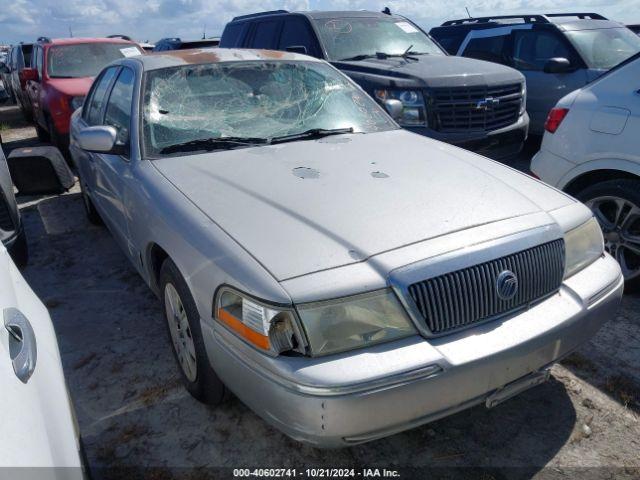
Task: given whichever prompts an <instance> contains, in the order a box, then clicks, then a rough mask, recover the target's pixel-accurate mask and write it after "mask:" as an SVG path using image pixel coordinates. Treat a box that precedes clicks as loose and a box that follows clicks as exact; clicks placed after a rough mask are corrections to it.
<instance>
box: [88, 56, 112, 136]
mask: <svg viewBox="0 0 640 480" xmlns="http://www.w3.org/2000/svg"><path fill="white" fill-rule="evenodd" d="M117 71H118V67H111V68H107V69H106V70H105V71H104V73H103V74H102V75H101V76H100V78H98V79H97V80H96V82H95V83H94V85H93V88H92V89H91V90H92V91H91V99H90V100H89V102H86V103H85V107H84V108H85V110H84V111H83V117H84V119H85V121H86V122H87V123H88V124H89V125H100V124H102V106H103V105H104V101H105V94H106V93H107V88H108V87H109V84H110V83H111V80H113V77H114V76H115V74H116V72H117Z"/></svg>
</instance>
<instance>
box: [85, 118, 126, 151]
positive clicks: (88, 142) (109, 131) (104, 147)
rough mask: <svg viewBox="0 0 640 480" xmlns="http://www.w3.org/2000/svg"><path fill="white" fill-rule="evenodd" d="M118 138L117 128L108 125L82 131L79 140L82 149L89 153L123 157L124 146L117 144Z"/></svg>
mask: <svg viewBox="0 0 640 480" xmlns="http://www.w3.org/2000/svg"><path fill="white" fill-rule="evenodd" d="M117 137H118V132H116V129H115V128H113V127H111V126H107V125H99V126H96V127H87V128H84V129H82V130H81V131H80V133H79V134H78V137H77V139H78V145H79V146H80V148H81V149H82V150H86V151H87V152H94V153H111V154H113V155H122V154H123V153H124V146H123V145H118V144H117V143H116V139H117Z"/></svg>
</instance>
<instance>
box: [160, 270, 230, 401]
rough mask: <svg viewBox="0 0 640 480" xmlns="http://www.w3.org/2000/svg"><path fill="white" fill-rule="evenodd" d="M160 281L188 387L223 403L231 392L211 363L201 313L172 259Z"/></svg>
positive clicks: (197, 395) (198, 396)
mask: <svg viewBox="0 0 640 480" xmlns="http://www.w3.org/2000/svg"><path fill="white" fill-rule="evenodd" d="M159 284H160V292H161V294H162V307H163V310H164V315H165V321H166V325H167V330H168V333H169V339H170V340H171V344H172V345H173V353H174V356H175V359H176V361H177V363H178V365H179V368H180V374H181V377H182V382H183V384H184V386H185V388H186V389H187V390H188V391H189V393H190V394H191V395H192V396H193V397H194V398H196V399H197V400H199V401H201V402H203V403H206V404H209V405H218V404H220V403H222V402H223V401H224V400H226V398H227V397H228V392H227V389H226V387H225V385H224V384H223V383H222V381H221V380H220V379H219V378H218V376H217V375H216V373H215V372H214V371H213V369H212V368H211V365H210V364H209V358H208V356H207V351H206V349H205V346H204V339H203V338H202V330H201V328H200V314H199V313H198V309H197V307H196V303H195V301H194V299H193V297H192V296H191V292H190V291H189V287H188V286H187V282H185V280H184V278H182V275H181V274H180V271H179V270H178V267H176V265H175V263H173V261H172V260H170V259H167V260H165V261H164V263H163V264H162V268H161V269H160V282H159Z"/></svg>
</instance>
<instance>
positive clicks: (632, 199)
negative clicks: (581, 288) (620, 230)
mask: <svg viewBox="0 0 640 480" xmlns="http://www.w3.org/2000/svg"><path fill="white" fill-rule="evenodd" d="M601 197H617V198H619V199H622V200H625V201H626V202H629V203H630V204H633V205H635V206H636V207H638V208H640V180H633V179H629V178H621V179H614V180H607V181H604V182H599V183H596V184H594V185H590V186H589V187H587V188H585V189H583V190H581V191H580V192H578V193H577V194H576V198H577V199H578V200H580V201H581V202H584V203H586V204H589V203H590V202H592V201H593V200H594V199H597V198H601ZM596 217H597V216H596ZM627 225H631V227H629V228H632V229H633V232H634V235H640V219H637V220H635V221H631V222H629V223H627ZM601 226H602V224H601ZM603 234H604V235H605V243H607V232H606V231H605V229H603ZM613 256H616V255H615V253H614V254H613ZM637 257H638V258H637V260H638V262H639V263H635V262H634V263H633V264H632V265H639V267H640V256H637ZM627 258H628V259H629V260H633V257H631V258H630V257H627ZM618 260H619V259H618ZM619 261H620V260H619ZM638 291H640V273H639V274H637V275H634V276H633V277H632V278H629V277H628V276H625V293H632V292H638Z"/></svg>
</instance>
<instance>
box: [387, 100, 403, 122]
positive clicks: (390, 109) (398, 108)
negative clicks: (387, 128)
mask: <svg viewBox="0 0 640 480" xmlns="http://www.w3.org/2000/svg"><path fill="white" fill-rule="evenodd" d="M384 108H385V109H386V110H387V113H388V114H389V115H391V118H393V119H394V120H399V119H400V117H402V111H403V110H404V106H403V105H402V102H401V101H400V100H396V99H393V98H390V99H389V100H385V101H384Z"/></svg>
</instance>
